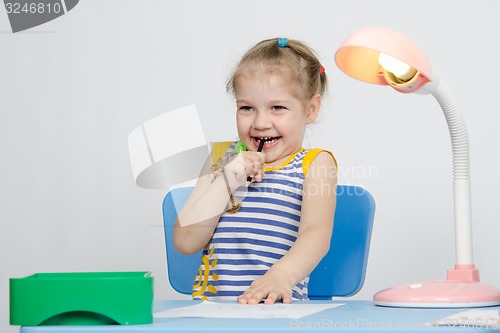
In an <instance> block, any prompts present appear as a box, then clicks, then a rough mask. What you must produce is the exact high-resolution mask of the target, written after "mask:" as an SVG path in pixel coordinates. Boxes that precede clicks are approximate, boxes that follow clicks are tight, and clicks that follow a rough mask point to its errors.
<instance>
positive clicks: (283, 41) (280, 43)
mask: <svg viewBox="0 0 500 333" xmlns="http://www.w3.org/2000/svg"><path fill="white" fill-rule="evenodd" d="M278 46H279V47H280V48H284V47H287V46H288V39H286V38H278Z"/></svg>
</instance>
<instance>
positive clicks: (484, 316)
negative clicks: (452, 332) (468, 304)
mask: <svg viewBox="0 0 500 333" xmlns="http://www.w3.org/2000/svg"><path fill="white" fill-rule="evenodd" d="M430 326H449V327H466V328H476V327H477V328H480V327H483V328H490V329H499V328H500V310H499V309H489V310H483V309H475V310H468V311H463V312H460V313H457V314H454V315H451V316H448V317H446V318H443V319H440V320H437V321H435V322H432V323H430Z"/></svg>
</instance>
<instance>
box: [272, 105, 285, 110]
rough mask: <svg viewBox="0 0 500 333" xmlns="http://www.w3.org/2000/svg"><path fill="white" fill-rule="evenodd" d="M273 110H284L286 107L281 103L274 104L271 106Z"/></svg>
mask: <svg viewBox="0 0 500 333" xmlns="http://www.w3.org/2000/svg"><path fill="white" fill-rule="evenodd" d="M272 109H273V110H274V111H279V110H285V109H286V108H285V107H284V106H282V105H275V106H273V107H272Z"/></svg>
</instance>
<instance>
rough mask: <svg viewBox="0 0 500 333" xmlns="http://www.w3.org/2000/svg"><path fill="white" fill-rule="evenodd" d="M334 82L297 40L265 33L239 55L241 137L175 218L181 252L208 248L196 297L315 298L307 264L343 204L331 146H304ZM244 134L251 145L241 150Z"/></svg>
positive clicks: (235, 81)
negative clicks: (267, 37)
mask: <svg viewBox="0 0 500 333" xmlns="http://www.w3.org/2000/svg"><path fill="white" fill-rule="evenodd" d="M326 83H327V79H326V74H325V71H324V68H323V66H322V65H321V63H320V62H319V60H318V59H317V57H316V56H315V55H314V53H313V52H312V50H311V49H309V48H308V47H307V46H306V45H304V44H303V43H301V42H299V41H295V40H287V39H286V38H277V39H270V40H265V41H262V42H260V43H258V44H257V45H255V46H254V47H253V48H252V49H250V50H249V51H248V52H247V53H246V54H245V55H244V56H243V58H242V59H241V61H240V63H239V64H238V66H237V68H236V70H235V72H234V73H233V75H232V77H231V79H230V80H229V82H228V85H227V88H228V91H230V92H233V93H234V95H235V97H236V105H237V113H236V125H237V128H238V135H239V138H240V142H239V143H234V144H232V145H231V146H230V147H229V149H228V151H227V153H226V155H225V156H224V159H222V160H220V161H219V162H220V163H219V164H218V165H217V166H213V167H211V165H210V164H211V163H207V164H206V165H205V167H204V171H202V172H203V173H202V174H205V176H201V177H200V178H199V179H198V182H197V184H196V186H195V189H194V191H193V193H192V195H191V196H190V198H189V199H188V201H187V202H186V204H185V206H184V208H183V209H182V211H181V212H180V213H179V217H178V220H177V221H176V225H175V228H174V241H175V246H176V248H177V249H178V250H179V251H180V252H182V253H185V254H189V253H195V252H197V251H199V250H200V249H202V248H204V251H203V257H202V262H201V265H200V269H199V273H198V276H197V277H196V278H195V281H194V285H193V298H194V299H203V300H209V299H237V300H238V302H239V303H244V304H257V303H259V302H261V301H264V302H265V303H266V304H272V303H274V302H276V301H282V302H283V303H290V302H291V301H292V299H297V300H301V299H307V298H308V293H307V284H308V280H309V274H310V273H311V271H312V270H313V269H314V268H315V267H316V265H317V264H318V262H319V261H320V260H321V259H322V258H323V256H324V255H325V254H326V253H327V251H328V248H329V245H330V237H331V233H332V228H333V215H334V211H335V193H336V190H335V188H336V180H337V176H336V162H335V159H334V157H333V155H332V154H331V153H330V152H329V151H326V150H321V149H304V148H302V141H303V138H304V131H305V128H306V125H308V124H310V123H312V122H314V121H315V120H316V118H317V117H318V113H319V111H320V105H321V98H322V95H323V93H324V92H325V89H326ZM262 141H264V142H263V146H262V151H261V152H259V151H258V150H259V144H260V143H261V142H262ZM242 144H243V145H244V146H246V149H247V150H246V151H241V152H238V150H241V149H236V146H242ZM210 171H211V172H210ZM248 181H251V182H250V183H248ZM247 186H248V187H247ZM238 196H239V197H240V198H239V200H238V199H235V197H236V198H238ZM237 200H238V201H241V202H237ZM227 206H229V210H227Z"/></svg>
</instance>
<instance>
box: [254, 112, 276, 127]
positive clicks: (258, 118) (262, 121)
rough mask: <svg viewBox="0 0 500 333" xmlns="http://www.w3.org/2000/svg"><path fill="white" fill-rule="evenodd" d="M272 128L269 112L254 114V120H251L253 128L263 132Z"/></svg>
mask: <svg viewBox="0 0 500 333" xmlns="http://www.w3.org/2000/svg"><path fill="white" fill-rule="evenodd" d="M272 126H273V122H272V120H271V117H270V115H269V112H265V111H264V112H262V111H258V112H256V114H255V118H254V120H253V127H254V128H255V129H258V130H265V129H268V128H271V127H272Z"/></svg>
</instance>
